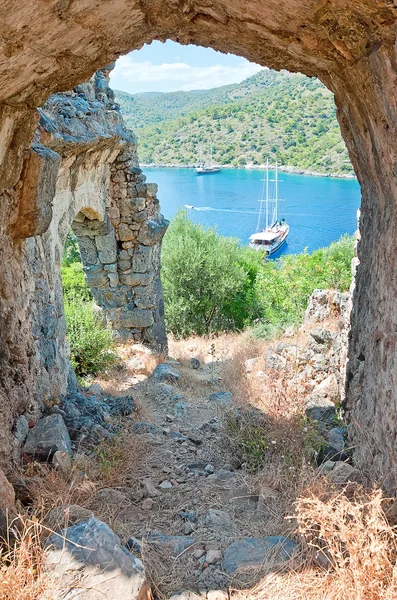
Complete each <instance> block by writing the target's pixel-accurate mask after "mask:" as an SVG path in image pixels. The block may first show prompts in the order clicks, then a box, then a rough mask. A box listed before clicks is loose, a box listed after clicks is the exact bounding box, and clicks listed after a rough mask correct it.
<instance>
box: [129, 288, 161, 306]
mask: <svg viewBox="0 0 397 600" xmlns="http://www.w3.org/2000/svg"><path fill="white" fill-rule="evenodd" d="M134 303H135V306H136V307H137V308H151V307H152V306H154V305H155V303H156V296H155V293H154V290H153V287H152V286H151V285H144V286H139V287H136V288H135V296H134Z"/></svg>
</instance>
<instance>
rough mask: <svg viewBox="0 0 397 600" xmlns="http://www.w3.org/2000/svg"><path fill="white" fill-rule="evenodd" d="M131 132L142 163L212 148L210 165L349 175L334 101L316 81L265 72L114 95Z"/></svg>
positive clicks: (185, 158)
mask: <svg viewBox="0 0 397 600" xmlns="http://www.w3.org/2000/svg"><path fill="white" fill-rule="evenodd" d="M116 98H117V101H118V102H119V103H120V105H121V110H122V113H123V115H124V118H125V120H126V122H127V124H128V125H129V126H130V127H131V128H132V129H133V130H134V131H135V132H136V134H137V136H138V141H139V157H140V160H141V162H143V163H161V164H164V163H173V164H181V165H186V164H194V163H197V162H198V156H199V150H200V147H201V148H202V150H203V153H204V155H206V154H208V153H209V149H210V144H211V142H212V143H213V150H214V152H213V157H214V162H216V163H219V164H221V165H233V166H245V165H247V164H251V163H253V164H254V165H255V164H263V163H264V162H265V161H266V158H268V157H269V159H270V161H271V162H272V161H274V160H278V161H279V163H280V164H282V165H290V166H295V167H299V168H302V169H311V170H315V171H321V172H328V173H345V174H347V173H351V172H352V166H351V164H350V161H349V157H348V154H347V150H346V147H345V144H344V142H343V140H342V137H341V133H340V130H339V125H338V123H337V120H336V116H335V104H334V100H333V95H332V94H331V92H329V91H328V90H327V89H326V88H325V87H324V86H323V84H322V83H320V81H318V80H317V79H309V78H307V77H305V76H304V75H300V74H291V73H287V72H285V71H284V72H281V73H277V72H275V71H271V70H267V69H264V70H263V71H260V72H259V73H258V74H257V75H254V76H253V77H250V78H249V79H246V80H245V81H243V82H242V83H240V84H233V85H227V86H223V87H220V88H214V89H211V90H198V91H192V92H172V93H146V94H145V93H143V94H136V95H135V96H132V95H130V94H127V93H125V92H119V91H116Z"/></svg>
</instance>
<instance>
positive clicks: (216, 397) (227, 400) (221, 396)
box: [206, 392, 232, 405]
mask: <svg viewBox="0 0 397 600" xmlns="http://www.w3.org/2000/svg"><path fill="white" fill-rule="evenodd" d="M206 400H207V401H208V402H218V403H219V404H228V405H230V404H232V394H231V392H214V393H213V394H210V395H209V396H208V397H207V398H206Z"/></svg>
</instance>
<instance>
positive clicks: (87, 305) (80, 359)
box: [62, 234, 116, 378]
mask: <svg viewBox="0 0 397 600" xmlns="http://www.w3.org/2000/svg"><path fill="white" fill-rule="evenodd" d="M73 257H74V259H75V260H76V261H78V262H75V261H74V260H73ZM62 284H63V295H64V308H65V318H66V326H67V337H68V340H69V346H70V361H71V363H72V366H73V368H74V370H75V371H76V374H77V376H78V377H79V378H83V377H86V376H88V375H96V374H97V373H98V372H99V371H102V370H103V369H106V368H108V367H110V366H111V365H112V364H113V363H114V362H115V360H116V355H115V354H114V352H113V338H112V332H111V330H110V329H109V328H108V327H106V326H104V325H103V324H102V323H101V321H100V319H99V318H98V316H97V314H96V313H95V311H94V303H93V300H92V296H91V293H90V291H89V289H88V287H87V285H86V283H85V281H84V273H83V266H82V264H81V262H80V253H79V251H78V247H77V242H76V238H75V237H74V236H73V234H69V235H68V238H67V242H66V245H65V250H64V256H63V260H62Z"/></svg>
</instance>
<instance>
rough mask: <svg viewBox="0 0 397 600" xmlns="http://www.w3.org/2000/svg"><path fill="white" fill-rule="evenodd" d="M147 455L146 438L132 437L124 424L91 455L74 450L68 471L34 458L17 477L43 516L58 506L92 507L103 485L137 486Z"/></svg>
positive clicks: (133, 487)
mask: <svg viewBox="0 0 397 600" xmlns="http://www.w3.org/2000/svg"><path fill="white" fill-rule="evenodd" d="M149 455H150V453H149V452H148V445H147V443H146V442H145V440H144V439H143V438H140V437H137V436H134V438H132V436H131V433H130V431H129V428H128V427H127V428H125V429H124V430H123V431H122V432H121V433H120V435H118V436H115V437H114V438H113V439H112V440H110V441H109V440H107V441H105V440H104V441H103V442H101V443H100V444H99V445H98V446H97V447H96V448H95V450H94V451H93V452H92V453H91V454H90V455H86V454H77V455H76V456H75V457H74V460H73V466H72V469H71V471H70V473H68V474H65V473H62V472H61V471H58V470H56V469H54V468H53V467H51V466H49V465H46V464H42V463H36V462H33V463H31V464H30V465H28V466H27V467H26V468H25V469H24V471H23V473H21V474H19V475H18V476H17V479H18V478H19V479H20V480H21V481H24V482H25V485H26V487H27V489H28V493H29V496H30V498H31V501H32V506H33V510H34V512H35V515H36V516H37V517H38V518H39V519H45V518H46V516H47V514H48V512H49V511H50V510H51V509H52V508H54V507H57V506H63V505H66V504H77V505H79V506H82V507H86V508H87V507H88V508H89V507H91V505H92V503H93V502H94V500H95V495H96V493H97V492H98V491H99V490H101V489H103V488H113V489H120V488H124V487H126V488H128V489H130V490H131V491H132V492H133V491H134V490H135V489H138V488H139V480H140V478H141V477H142V476H143V475H144V474H145V472H146V469H145V463H144V461H142V457H143V456H144V457H148V456H149ZM63 525H65V524H63Z"/></svg>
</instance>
